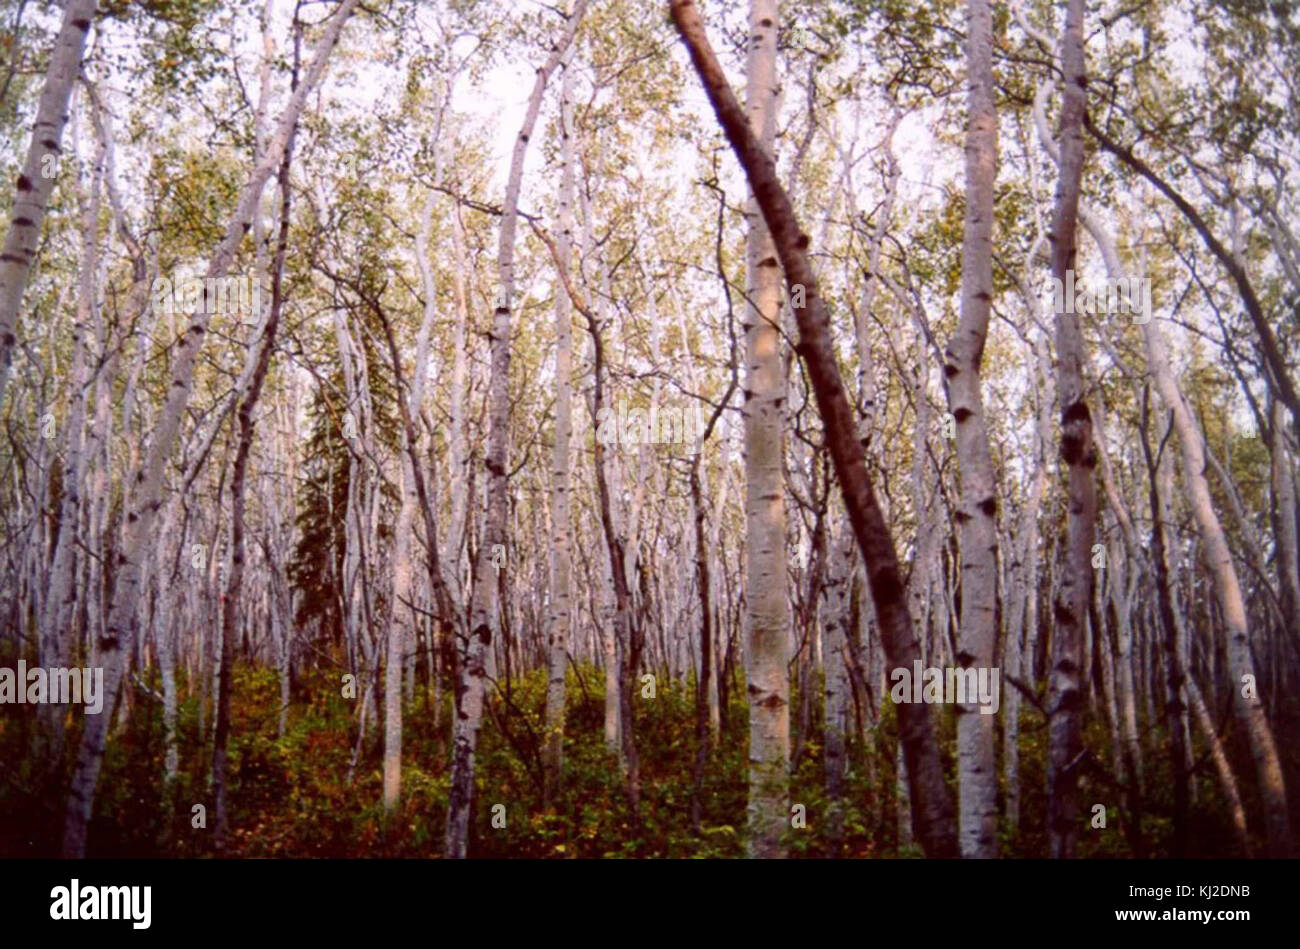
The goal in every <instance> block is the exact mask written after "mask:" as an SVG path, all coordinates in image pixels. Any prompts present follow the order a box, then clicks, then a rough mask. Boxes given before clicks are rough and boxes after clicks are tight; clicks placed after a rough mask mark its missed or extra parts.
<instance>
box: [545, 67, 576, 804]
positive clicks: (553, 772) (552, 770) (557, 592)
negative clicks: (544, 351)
mask: <svg viewBox="0 0 1300 949" xmlns="http://www.w3.org/2000/svg"><path fill="white" fill-rule="evenodd" d="M560 163H561V170H560V195H559V204H560V207H559V230H560V235H559V238H558V239H557V241H556V254H557V256H558V257H559V260H558V261H557V263H556V266H557V267H563V268H564V269H566V270H567V269H568V267H569V261H570V259H571V258H572V255H573V190H574V160H573V48H572V47H570V48H569V50H568V52H567V53H566V54H565V58H564V78H563V80H562V82H561V84H560ZM572 372H573V312H572V304H571V302H570V300H569V295H568V293H556V295H555V445H554V448H553V449H552V452H551V538H550V540H551V599H550V611H549V614H548V616H547V626H548V631H547V687H546V738H545V740H546V751H545V761H544V776H545V796H546V799H547V801H550V800H551V799H552V798H553V797H554V795H555V793H556V792H557V791H558V790H559V787H560V772H561V768H562V766H563V762H564V676H565V672H566V669H567V664H568V648H569V633H570V629H571V627H572V622H573V619H572V614H573V604H572V590H571V586H572V581H571V574H572V564H571V558H570V554H569V521H570V519H569V445H570V442H571V441H572V439H573V385H572V381H571V380H570V378H569V377H570V375H571V374H572Z"/></svg>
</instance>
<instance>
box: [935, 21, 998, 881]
mask: <svg viewBox="0 0 1300 949" xmlns="http://www.w3.org/2000/svg"><path fill="white" fill-rule="evenodd" d="M966 22H967V30H966V35H967V48H966V62H967V83H968V85H969V87H970V98H969V105H968V110H969V116H968V119H967V128H966V222H965V239H964V241H963V244H962V266H961V282H962V297H961V318H960V320H959V321H958V323H957V331H956V333H955V334H954V336H953V338H952V339H951V340H950V341H949V343H948V348H947V350H946V351H945V354H944V355H945V365H944V373H945V374H946V375H947V377H948V407H949V409H950V410H951V412H952V414H953V418H954V419H955V420H956V423H957V426H956V427H957V460H958V467H959V470H960V472H961V501H960V504H959V506H958V509H957V512H956V520H957V525H958V539H959V543H960V547H961V626H960V631H959V640H958V646H957V665H958V666H959V667H960V668H963V669H968V668H986V669H987V668H991V667H992V666H993V651H994V648H995V646H996V643H997V590H998V583H997V543H998V541H997V490H996V485H995V483H994V475H993V459H992V457H991V455H990V454H989V439H988V425H987V423H986V421H985V417H984V398H983V395H982V394H981V391H980V363H981V361H982V359H983V356H984V341H985V338H986V337H987V335H988V327H989V311H990V309H991V307H992V303H993V190H994V184H995V182H996V179H997V170H998V117H997V111H996V108H995V106H994V101H993V97H994V88H993V12H992V9H991V7H990V4H989V0H969V3H968V5H967V18H966ZM967 699H968V701H966V702H963V703H959V704H958V705H957V709H956V711H957V779H958V788H959V791H960V794H959V801H960V836H961V852H962V856H963V857H996V856H997V854H998V845H997V818H998V809H997V791H998V788H997V768H996V762H995V760H994V722H993V716H992V715H986V714H984V713H982V712H981V711H980V707H979V705H978V704H977V702H978V697H977V696H974V695H970V696H967Z"/></svg>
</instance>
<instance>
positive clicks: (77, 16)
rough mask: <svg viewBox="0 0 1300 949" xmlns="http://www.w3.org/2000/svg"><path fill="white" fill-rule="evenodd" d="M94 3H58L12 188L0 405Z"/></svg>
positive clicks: (0, 275) (1, 313) (0, 317)
mask: <svg viewBox="0 0 1300 949" xmlns="http://www.w3.org/2000/svg"><path fill="white" fill-rule="evenodd" d="M95 7H96V0H68V3H67V5H66V6H65V7H64V8H63V26H62V27H60V28H59V35H58V36H57V37H55V40H54V48H53V50H52V51H51V53H50V64H49V66H47V67H46V70H45V85H44V87H42V89H41V98H40V102H39V104H38V105H37V107H36V121H35V123H34V124H33V125H32V138H31V141H30V142H29V143H28V146H27V159H26V161H25V162H24V163H23V170H22V174H20V175H19V176H18V186H17V189H16V190H15V191H14V198H13V204H12V205H11V211H10V217H9V233H8V234H7V235H6V237H5V246H4V252H3V253H0V405H3V404H4V398H5V387H6V385H7V384H8V382H9V370H10V368H11V367H12V364H13V358H14V347H15V346H16V345H17V344H18V337H17V326H18V310H19V308H20V307H21V306H22V302H23V291H24V290H26V289H27V277H28V275H29V274H30V272H31V269H32V262H33V260H34V259H35V257H36V245H37V243H38V242H39V241H40V238H41V223H42V222H43V221H44V220H45V206H46V205H47V204H48V203H49V201H50V192H51V191H53V190H54V179H55V177H56V170H57V168H58V160H59V155H60V154H62V147H61V145H60V143H61V142H62V140H63V126H64V124H65V123H66V122H67V121H68V100H69V98H70V97H71V95H72V86H73V84H74V83H75V82H76V81H77V74H78V73H79V72H80V70H81V57H82V54H83V52H84V51H85V48H86V36H87V35H88V34H89V33H90V27H91V22H92V21H93V20H94V17H95Z"/></svg>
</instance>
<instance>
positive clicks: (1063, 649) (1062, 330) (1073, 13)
mask: <svg viewBox="0 0 1300 949" xmlns="http://www.w3.org/2000/svg"><path fill="white" fill-rule="evenodd" d="M1083 11H1084V3H1083V0H1069V3H1068V5H1067V8H1066V16H1065V34H1064V37H1063V40H1062V43H1063V48H1062V56H1061V63H1062V70H1063V74H1064V82H1063V83H1062V88H1063V91H1062V99H1063V104H1062V108H1061V129H1060V139H1061V143H1060V150H1061V160H1060V176H1059V178H1058V179H1057V185H1056V203H1055V207H1054V208H1053V211H1052V224H1051V232H1050V235H1049V236H1050V239H1051V245H1052V277H1053V278H1054V279H1056V280H1060V281H1061V282H1062V285H1064V282H1065V280H1066V279H1067V274H1069V273H1072V272H1073V270H1074V264H1075V256H1076V249H1077V245H1076V230H1077V224H1078V217H1079V191H1080V187H1081V184H1082V177H1083V112H1084V107H1085V95H1086V93H1085V90H1084V82H1085V73H1084V59H1083ZM1056 355H1057V389H1058V392H1059V393H1060V400H1061V459H1062V460H1063V461H1064V462H1065V464H1066V466H1067V467H1068V470H1069V505H1068V511H1069V513H1068V520H1067V529H1066V533H1067V540H1066V551H1065V564H1064V570H1063V575H1062V578H1061V587H1060V591H1059V593H1058V594H1057V597H1056V601H1055V603H1054V605H1053V616H1054V619H1055V623H1054V630H1053V633H1054V634H1053V637H1052V654H1051V676H1050V683H1049V689H1048V708H1049V709H1050V712H1051V722H1050V724H1049V726H1048V769H1047V787H1048V804H1047V807H1048V819H1047V830H1048V843H1049V850H1050V853H1051V856H1053V857H1056V858H1071V857H1073V856H1074V853H1075V845H1076V843H1077V839H1078V834H1079V801H1078V784H1079V778H1078V767H1079V762H1078V758H1079V754H1080V753H1081V751H1082V749H1083V737H1082V718H1083V693H1082V685H1081V682H1082V678H1083V673H1084V652H1083V644H1084V638H1085V627H1084V624H1085V623H1087V622H1088V603H1089V601H1090V591H1091V584H1092V579H1093V576H1092V543H1093V536H1094V532H1095V525H1096V520H1097V497H1096V487H1095V485H1094V484H1093V469H1094V468H1095V467H1096V464H1097V456H1096V452H1095V451H1094V449H1093V445H1092V417H1091V415H1090V413H1089V411H1088V405H1087V401H1086V399H1085V397H1084V380H1083V368H1084V363H1085V359H1084V348H1083V334H1082V331H1081V330H1080V327H1079V317H1078V315H1077V314H1073V313H1057V314H1056Z"/></svg>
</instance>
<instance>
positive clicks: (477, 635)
mask: <svg viewBox="0 0 1300 949" xmlns="http://www.w3.org/2000/svg"><path fill="white" fill-rule="evenodd" d="M586 7H587V0H578V3H577V5H576V8H575V10H574V13H573V15H572V16H571V17H570V18H569V23H568V26H567V27H566V28H565V31H564V36H563V37H562V38H561V40H560V42H559V44H558V45H557V46H556V47H555V48H554V50H552V52H551V55H550V57H548V59H547V60H546V62H545V64H544V65H542V67H541V68H539V69H538V70H537V76H536V78H535V79H534V81H533V89H532V93H531V94H530V95H529V98H528V110H527V112H526V113H525V115H524V122H523V126H522V127H521V128H520V129H519V134H518V136H516V138H515V147H514V153H513V154H512V155H511V159H510V177H509V178H508V179H507V182H506V196H505V202H504V203H503V204H502V206H501V231H500V235H499V240H498V243H497V299H496V308H495V312H494V314H493V319H492V333H491V365H492V370H491V371H492V376H491V385H490V391H489V395H488V405H489V409H488V426H489V433H488V444H487V456H486V458H485V459H484V467H485V468H487V479H488V483H487V489H488V491H487V493H488V506H487V516H486V519H485V521H484V524H483V543H482V545H481V546H480V547H479V551H478V564H477V567H476V569H475V578H474V580H475V582H474V594H473V600H472V602H471V606H470V630H469V638H468V644H467V645H466V647H465V648H464V656H463V660H462V662H461V676H462V682H461V684H460V688H461V690H462V694H461V701H460V707H459V708H458V709H457V712H456V732H455V740H454V747H453V750H452V765H451V790H450V793H449V797H448V801H447V833H446V840H445V844H444V854H445V855H446V856H447V857H452V858H462V859H463V858H464V857H465V855H466V851H467V850H468V847H469V818H470V804H471V800H472V797H473V791H474V751H475V749H476V748H477V746H478V733H479V728H480V726H481V725H482V723H483V701H484V691H485V688H484V687H485V685H486V682H485V676H486V672H487V669H486V660H487V653H488V650H489V649H490V648H491V647H492V634H493V631H494V630H496V629H498V628H499V622H498V619H497V616H496V598H497V584H496V582H495V576H494V575H490V574H489V573H488V571H489V570H493V566H492V555H493V550H494V548H497V547H501V548H502V549H504V546H505V542H506V507H507V502H508V499H507V497H506V474H507V472H506V468H507V466H508V464H509V458H508V457H507V454H508V452H507V445H508V442H509V436H510V431H509V427H510V307H511V296H512V294H513V293H514V283H515V230H516V227H517V224H518V221H519V189H520V187H521V185H522V183H523V174H524V155H525V154H526V153H527V150H528V141H529V139H530V138H531V137H532V134H533V126H534V125H536V124H537V115H538V113H539V112H540V111H541V108H542V95H543V93H545V91H546V83H547V80H548V79H550V76H551V73H552V72H554V71H555V67H556V66H557V65H559V62H560V59H561V58H562V57H563V56H564V54H565V52H566V51H567V49H568V48H569V45H570V44H571V43H572V42H573V37H574V33H575V32H577V29H578V24H579V22H581V20H582V14H583V12H584V11H585V10H586ZM507 569H508V567H507Z"/></svg>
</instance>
